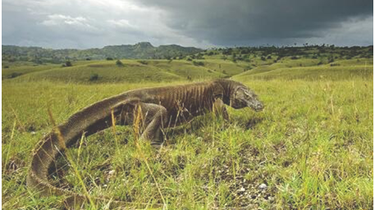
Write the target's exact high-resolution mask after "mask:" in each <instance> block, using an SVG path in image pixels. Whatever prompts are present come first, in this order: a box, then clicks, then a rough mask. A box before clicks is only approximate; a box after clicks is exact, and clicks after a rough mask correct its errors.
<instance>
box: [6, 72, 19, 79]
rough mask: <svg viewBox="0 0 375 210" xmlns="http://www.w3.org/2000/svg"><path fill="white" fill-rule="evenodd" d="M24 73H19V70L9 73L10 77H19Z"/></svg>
mask: <svg viewBox="0 0 375 210" xmlns="http://www.w3.org/2000/svg"><path fill="white" fill-rule="evenodd" d="M21 75H22V73H18V72H13V73H11V74H10V75H9V78H15V77H18V76H21Z"/></svg>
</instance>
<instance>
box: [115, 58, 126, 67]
mask: <svg viewBox="0 0 375 210" xmlns="http://www.w3.org/2000/svg"><path fill="white" fill-rule="evenodd" d="M116 66H118V67H122V66H124V64H123V63H122V62H121V61H120V60H117V61H116Z"/></svg>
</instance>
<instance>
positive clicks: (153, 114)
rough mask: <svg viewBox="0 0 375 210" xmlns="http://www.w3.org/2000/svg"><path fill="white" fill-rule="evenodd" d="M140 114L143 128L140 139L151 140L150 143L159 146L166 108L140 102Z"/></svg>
mask: <svg viewBox="0 0 375 210" xmlns="http://www.w3.org/2000/svg"><path fill="white" fill-rule="evenodd" d="M140 106H141V109H142V114H143V116H144V119H143V121H144V125H145V129H144V131H143V133H142V135H141V137H140V139H144V140H149V141H151V145H152V146H153V147H155V148H160V146H161V145H162V144H163V141H164V135H163V129H164V127H165V126H166V125H167V120H168V117H167V109H166V108H165V107H164V106H161V105H157V104H151V103H141V104H140Z"/></svg>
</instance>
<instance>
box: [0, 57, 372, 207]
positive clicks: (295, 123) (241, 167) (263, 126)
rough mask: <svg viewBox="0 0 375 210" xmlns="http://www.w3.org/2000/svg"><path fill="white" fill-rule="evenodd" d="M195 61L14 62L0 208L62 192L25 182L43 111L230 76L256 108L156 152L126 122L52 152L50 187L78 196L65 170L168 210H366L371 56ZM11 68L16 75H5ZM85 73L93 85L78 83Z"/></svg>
mask: <svg viewBox="0 0 375 210" xmlns="http://www.w3.org/2000/svg"><path fill="white" fill-rule="evenodd" d="M217 57H218V56H217ZM357 60H358V61H357ZM203 62H204V63H205V64H204V66H197V65H194V64H192V62H188V61H185V60H173V61H172V62H169V61H167V60H147V63H146V64H144V63H141V62H139V61H137V60H122V63H124V67H118V66H116V65H115V61H81V62H77V63H74V62H73V67H61V66H59V65H52V64H46V65H41V66H39V67H38V66H36V67H34V68H29V69H28V67H29V66H31V65H30V64H27V63H24V64H20V65H19V66H10V67H9V68H8V69H6V70H5V71H3V86H2V88H3V90H2V94H3V98H2V103H3V106H2V119H3V122H2V144H3V147H2V169H3V173H2V178H3V179H2V181H3V185H2V187H3V188H2V190H3V191H2V193H3V194H2V198H3V203H2V207H3V208H4V209H29V208H30V209H41V208H45V209H51V208H61V200H62V199H63V198H61V197H48V198H40V197H38V196H37V195H36V193H35V192H34V191H31V190H30V189H28V188H27V187H26V184H25V178H26V174H27V171H28V167H29V164H30V160H31V152H32V150H33V148H34V146H35V145H36V143H37V142H38V141H39V140H40V139H41V138H42V136H43V135H44V134H46V133H47V132H49V131H51V129H52V127H53V126H52V123H51V122H50V120H49V116H48V109H50V110H51V111H52V114H53V117H54V118H55V120H56V122H57V123H62V122H64V121H65V120H66V119H68V117H69V116H71V115H72V114H73V113H75V112H77V111H78V110H80V109H82V108H83V107H85V106H87V105H90V104H91V103H94V102H96V101H98V100H101V99H103V98H106V97H109V96H112V95H115V94H118V93H121V92H123V91H126V90H130V89H136V88H140V87H153V86H162V85H175V84H182V83H188V82H191V81H190V80H193V81H200V80H206V79H211V78H218V77H226V76H227V77H229V76H233V79H235V80H237V81H241V82H243V83H244V84H245V85H247V86H248V87H250V88H251V89H252V90H254V91H255V92H256V93H257V94H258V95H259V97H260V100H262V101H263V102H264V104H265V109H264V110H263V111H262V112H254V111H252V110H251V109H250V108H246V109H242V110H234V109H231V108H229V114H230V120H229V121H225V120H223V119H220V118H216V117H214V116H213V115H211V114H208V115H206V116H202V117H199V118H196V119H195V120H194V121H192V122H191V123H189V124H186V125H183V126H181V127H177V128H175V129H168V130H166V135H167V141H166V145H165V146H164V147H163V148H161V149H160V150H159V151H155V150H153V149H152V148H151V147H150V146H149V145H148V144H147V142H139V145H140V147H137V146H135V145H136V141H137V140H136V137H135V135H134V131H133V127H132V126H127V127H122V126H116V127H115V129H108V130H106V131H104V132H100V133H98V134H95V135H93V136H90V137H88V138H83V139H82V140H81V141H80V142H79V144H77V145H76V147H73V148H72V149H70V150H69V155H70V156H71V157H73V158H72V159H73V160H74V163H75V164H72V163H67V161H66V159H64V158H61V159H59V161H58V165H59V167H58V169H61V170H57V171H56V173H53V174H52V175H51V182H53V183H54V184H55V185H56V186H60V187H63V188H68V189H70V190H72V191H75V192H83V186H82V185H81V183H80V182H79V180H78V179H77V174H76V172H74V170H73V168H72V166H73V165H75V166H77V169H78V173H80V175H81V177H83V183H84V185H85V188H87V190H88V191H89V193H90V194H91V195H92V196H96V195H106V196H109V197H113V198H114V199H121V200H125V201H129V202H144V203H150V204H152V203H164V204H166V205H167V207H168V208H170V209H177V208H179V209H181V208H183V207H185V208H186V209H213V208H215V207H229V206H231V207H243V206H247V207H249V208H250V207H251V208H257V207H259V208H262V209H272V208H280V209H285V208H294V209H304V208H317V209H326V208H329V209H337V208H342V209H370V208H373V188H372V186H373V177H372V174H373V168H372V162H373V143H372V135H373V80H372V68H373V67H372V60H370V59H367V60H366V59H352V61H351V60H345V59H343V60H341V61H340V60H338V61H335V62H337V63H338V64H339V66H338V65H331V64H329V63H325V64H321V65H317V64H316V63H314V62H315V61H314V60H312V59H303V60H293V59H284V60H282V63H281V61H280V63H279V62H276V63H273V62H272V63H271V62H270V63H262V65H259V64H260V62H262V61H261V60H260V59H259V61H258V60H256V61H254V63H258V66H253V68H252V69H251V70H246V71H245V72H244V69H245V68H246V66H247V65H248V64H246V62H243V61H238V62H237V63H235V62H232V61H228V60H222V59H219V58H216V57H215V56H212V57H207V58H206V59H204V60H203ZM297 62H300V63H297ZM300 64H302V66H301V65H300ZM107 65H108V66H107ZM274 65H276V66H274ZM288 65H289V66H290V67H289V66H288ZM46 66H52V67H53V68H47V67H46ZM224 66H225V69H226V72H225V73H223V72H222V71H223V70H224V69H223V70H221V68H224ZM219 67H220V68H219ZM283 68H284V69H283ZM26 69H28V71H27V72H26V71H25V70H26ZM189 69H192V71H191V72H189V71H188V70H189ZM280 69H283V70H280ZM112 70H113V71H112ZM208 70H211V71H212V72H208ZM12 71H13V72H12ZM18 71H21V73H22V75H18V76H16V77H15V78H12V79H9V78H10V76H9V75H11V73H14V72H18ZM109 71H112V72H110V73H109ZM139 72H142V74H140V73H139ZM155 72H157V73H156V74H155V75H156V76H155V77H152V75H153V73H155ZM192 72H193V73H192ZM337 72H340V73H337ZM93 73H97V74H98V75H99V79H98V80H97V81H90V75H91V74H93ZM143 73H144V74H143ZM137 74H138V75H137ZM148 75H150V76H151V77H150V78H148V79H145V78H147V76H148ZM188 76H189V77H190V79H188V78H187V77H188ZM155 78H156V79H155ZM111 79H113V81H112V80H111ZM131 80H135V81H131ZM159 80H160V81H164V82H159ZM166 83H168V84H166ZM158 188H159V189H160V191H159V190H158ZM105 207H106V204H102V205H101V206H95V207H93V206H90V205H89V204H87V208H99V209H105Z"/></svg>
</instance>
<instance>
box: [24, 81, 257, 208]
mask: <svg viewBox="0 0 375 210" xmlns="http://www.w3.org/2000/svg"><path fill="white" fill-rule="evenodd" d="M224 104H227V105H230V106H232V107H233V108H237V109H238V108H244V107H252V108H253V109H255V110H256V111H259V110H261V109H262V108H263V105H262V103H261V102H260V101H258V100H257V97H256V95H255V94H254V93H253V92H252V91H251V90H249V89H248V88H247V87H246V86H244V85H242V84H241V83H238V82H235V81H231V80H215V81H211V82H201V83H193V84H187V85H179V86H170V87H159V88H146V89H138V90H131V91H127V92H124V93H122V94H120V95H117V96H113V97H110V98H107V99H104V100H102V101H99V102H97V103H95V104H92V105H90V106H88V107H86V108H84V109H83V110H81V111H79V112H77V113H76V114H74V115H73V116H71V117H70V118H69V119H68V120H67V122H65V123H63V124H61V125H59V126H58V127H57V129H58V130H59V131H60V133H61V137H62V138H60V140H61V139H63V141H64V142H65V145H66V146H67V147H69V146H71V145H73V144H74V143H76V142H77V140H78V139H80V138H81V137H82V135H85V136H89V135H92V134H94V133H96V132H98V131H101V130H103V129H106V128H108V127H110V126H111V124H112V121H111V120H112V119H111V116H112V115H111V112H113V114H114V116H115V117H116V119H117V120H116V122H117V123H118V124H122V125H129V124H131V123H132V122H133V115H134V113H135V112H134V109H135V107H138V106H140V107H141V110H142V115H143V117H144V118H143V119H144V123H145V125H146V126H145V130H144V131H143V133H142V136H141V139H146V140H149V141H151V144H152V145H153V146H155V147H159V146H160V145H161V144H162V143H163V134H162V132H161V131H162V129H163V128H164V127H173V126H176V125H179V124H181V123H184V122H186V121H189V120H191V119H192V118H193V117H195V116H198V115H202V114H204V113H206V112H207V111H215V112H217V113H221V114H223V115H224V117H225V118H227V113H226V110H225V106H224ZM64 149H65V148H64V144H61V143H59V136H58V134H56V132H55V131H51V132H50V133H49V134H47V135H46V136H45V137H44V138H43V139H42V140H41V141H40V142H39V144H38V146H37V147H36V149H35V150H34V153H33V157H32V161H31V168H30V171H29V174H28V177H27V185H28V186H29V187H32V188H34V189H37V190H38V191H40V193H41V195H46V196H47V195H65V196H66V197H67V199H66V201H65V205H66V206H68V207H69V208H74V207H77V206H80V205H82V203H83V202H87V201H88V198H87V197H86V196H85V195H83V194H79V193H74V192H71V191H68V190H64V189H61V188H57V187H55V186H52V185H51V184H50V183H49V181H48V175H49V173H48V170H49V169H50V167H51V166H52V165H53V164H52V163H53V162H54V161H55V160H56V157H57V156H58V155H59V154H60V153H62V152H63V150H64ZM91 199H92V200H94V201H95V202H105V203H108V202H109V200H110V199H109V198H106V197H104V196H103V197H92V198H91ZM115 206H121V207H124V206H126V207H130V208H144V207H146V204H139V203H127V202H122V201H112V202H111V207H115ZM149 207H150V206H149ZM153 207H160V206H158V205H156V206H153Z"/></svg>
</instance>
